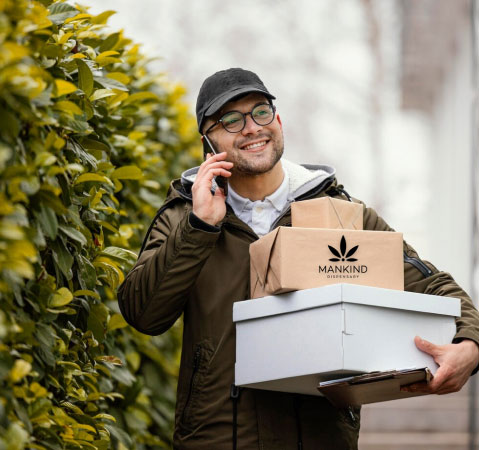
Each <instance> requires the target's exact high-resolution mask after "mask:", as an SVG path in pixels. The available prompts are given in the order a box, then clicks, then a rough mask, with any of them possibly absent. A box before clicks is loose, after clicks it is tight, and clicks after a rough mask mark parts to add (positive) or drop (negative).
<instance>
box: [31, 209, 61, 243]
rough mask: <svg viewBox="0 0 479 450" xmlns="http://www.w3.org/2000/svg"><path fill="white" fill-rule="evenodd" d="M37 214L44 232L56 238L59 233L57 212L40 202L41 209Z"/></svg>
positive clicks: (51, 237)
mask: <svg viewBox="0 0 479 450" xmlns="http://www.w3.org/2000/svg"><path fill="white" fill-rule="evenodd" d="M36 216H37V219H38V221H39V222H40V226H41V227H42V230H43V232H44V233H45V234H46V235H47V236H48V237H49V238H50V239H52V240H53V239H55V238H56V237H57V233H58V220H57V215H56V214H55V212H54V211H53V210H52V209H51V208H49V207H48V206H45V205H43V204H40V211H39V212H37V213H36Z"/></svg>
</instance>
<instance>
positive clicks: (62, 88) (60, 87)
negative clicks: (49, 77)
mask: <svg viewBox="0 0 479 450" xmlns="http://www.w3.org/2000/svg"><path fill="white" fill-rule="evenodd" d="M55 86H56V97H61V96H62V95H67V94H71V93H72V92H75V91H76V90H77V89H78V88H77V87H76V86H75V85H74V84H73V83H70V82H69V81H65V80H60V79H57V80H55Z"/></svg>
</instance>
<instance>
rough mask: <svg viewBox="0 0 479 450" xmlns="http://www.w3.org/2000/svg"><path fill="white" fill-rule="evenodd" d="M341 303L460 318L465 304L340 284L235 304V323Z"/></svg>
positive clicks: (401, 292) (426, 296)
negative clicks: (462, 306) (462, 305)
mask: <svg viewBox="0 0 479 450" xmlns="http://www.w3.org/2000/svg"><path fill="white" fill-rule="evenodd" d="M337 303H355V304H360V305H369V306H377V307H382V308H395V309H402V310H408V311H418V312H426V313H431V314H441V315H447V316H456V317H458V316H460V315H461V302H460V300H459V299H457V298H452V297H440V296H437V295H427V294H419V293H416V292H404V291H398V290H393V289H384V288H376V287H370V286H361V285H353V284H347V283H340V284H333V285H330V286H323V287H319V288H312V289H304V290H300V291H294V292H288V293H286V294H279V295H271V296H268V297H263V298H257V299H253V300H244V301H241V302H235V303H234V304H233V322H241V321H243V320H249V319H255V318H259V317H268V316H274V315H278V314H286V313H290V312H294V311H302V310H305V309H312V308H319V307H322V306H327V305H334V304H337Z"/></svg>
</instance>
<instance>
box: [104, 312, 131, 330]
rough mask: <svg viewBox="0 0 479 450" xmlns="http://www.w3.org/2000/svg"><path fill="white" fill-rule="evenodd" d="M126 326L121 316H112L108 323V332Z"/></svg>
mask: <svg viewBox="0 0 479 450" xmlns="http://www.w3.org/2000/svg"><path fill="white" fill-rule="evenodd" d="M126 326H128V324H127V323H126V320H125V319H124V318H123V316H122V315H121V314H113V316H111V317H110V320H109V321H108V331H113V330H117V329H118V328H125V327H126Z"/></svg>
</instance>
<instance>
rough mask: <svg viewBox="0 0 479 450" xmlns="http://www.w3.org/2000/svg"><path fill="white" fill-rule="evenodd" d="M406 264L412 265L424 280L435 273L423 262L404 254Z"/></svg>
mask: <svg viewBox="0 0 479 450" xmlns="http://www.w3.org/2000/svg"><path fill="white" fill-rule="evenodd" d="M404 262H406V263H409V264H412V265H413V266H414V267H415V268H416V269H417V270H419V272H421V273H422V274H423V276H424V278H427V277H430V276H431V275H432V274H433V271H432V270H431V269H430V268H429V267H427V266H426V264H424V263H423V262H422V261H421V260H419V259H417V258H412V257H410V256H408V255H407V254H406V252H404Z"/></svg>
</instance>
